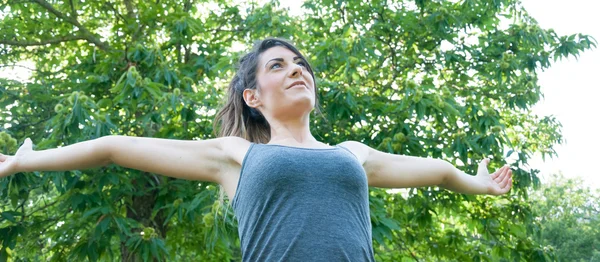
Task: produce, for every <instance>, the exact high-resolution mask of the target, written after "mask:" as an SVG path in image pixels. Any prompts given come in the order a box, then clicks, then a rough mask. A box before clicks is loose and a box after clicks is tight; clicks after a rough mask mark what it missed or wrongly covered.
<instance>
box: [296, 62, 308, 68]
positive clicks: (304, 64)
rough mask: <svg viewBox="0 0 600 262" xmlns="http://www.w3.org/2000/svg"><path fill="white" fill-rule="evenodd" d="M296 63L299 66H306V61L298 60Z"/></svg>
mask: <svg viewBox="0 0 600 262" xmlns="http://www.w3.org/2000/svg"><path fill="white" fill-rule="evenodd" d="M296 64H298V65H299V66H301V67H306V63H305V62H304V61H300V62H298V63H296Z"/></svg>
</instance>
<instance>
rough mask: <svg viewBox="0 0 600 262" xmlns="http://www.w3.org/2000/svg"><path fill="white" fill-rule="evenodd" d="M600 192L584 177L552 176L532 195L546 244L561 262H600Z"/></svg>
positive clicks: (542, 237) (542, 236)
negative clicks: (590, 186) (588, 183)
mask: <svg viewBox="0 0 600 262" xmlns="http://www.w3.org/2000/svg"><path fill="white" fill-rule="evenodd" d="M599 196H600V190H596V192H594V191H592V190H591V189H590V188H589V187H587V186H585V184H584V183H583V181H582V180H581V179H580V178H565V177H564V176H562V175H557V176H554V177H552V180H551V181H549V183H547V184H544V185H543V186H542V187H541V188H540V189H539V190H537V191H535V192H534V194H533V195H532V200H533V203H534V205H533V207H534V209H533V211H534V212H535V214H536V217H539V218H538V219H539V221H540V224H541V229H542V230H541V239H542V243H545V244H548V245H550V246H552V247H553V248H554V249H555V254H556V258H557V259H558V260H559V261H600V256H599V254H600V201H598V197H599Z"/></svg>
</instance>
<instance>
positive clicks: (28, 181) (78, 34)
mask: <svg viewBox="0 0 600 262" xmlns="http://www.w3.org/2000/svg"><path fill="white" fill-rule="evenodd" d="M278 6H279V5H278V3H277V2H268V3H265V4H262V5H259V4H256V3H232V2H231V1H227V0H211V1H195V0H163V1H136V0H123V1H107V0H100V1H81V0H70V1H56V0H33V1H16V0H9V1H8V3H6V2H3V3H1V4H0V19H1V20H0V66H2V67H11V66H13V65H15V64H17V63H19V62H20V61H30V62H31V63H33V64H34V65H35V68H32V69H31V73H32V77H31V79H30V81H26V82H19V81H13V80H8V79H0V108H4V109H3V110H2V111H0V128H1V129H2V130H3V131H4V132H6V134H8V136H6V135H4V136H6V137H7V138H8V139H7V138H2V137H0V138H2V139H3V140H2V141H9V142H6V143H5V144H6V145H9V144H10V145H9V146H7V147H5V148H0V149H1V150H3V151H2V152H8V153H14V150H15V149H16V146H15V145H14V143H13V142H10V141H13V140H12V139H17V140H18V141H22V140H23V139H24V138H26V137H31V138H32V140H33V141H35V143H36V144H37V145H36V146H37V150H42V149H47V148H53V147H59V146H64V145H69V144H73V143H76V142H79V141H84V140H89V139H95V138H98V137H101V136H105V135H110V134H120V135H131V136H148V137H161V138H171V139H207V138H211V137H213V133H214V132H213V130H212V125H211V124H212V119H213V118H214V115H215V109H216V108H218V106H219V104H220V101H221V100H222V98H223V95H224V92H225V89H226V84H227V80H228V79H229V78H230V77H231V76H232V71H233V70H234V67H233V66H234V63H235V61H236V60H237V58H238V57H239V56H240V54H241V52H240V46H244V47H248V46H249V45H251V43H253V42H254V41H255V40H258V39H261V38H264V37H267V36H276V37H282V38H287V39H290V40H292V41H294V42H295V43H296V44H297V45H298V46H299V47H300V48H301V50H304V52H305V53H306V54H307V56H308V57H309V59H310V60H311V61H312V63H313V65H314V67H315V70H316V71H317V78H318V79H317V82H318V85H319V88H320V89H319V96H320V100H321V101H323V102H322V105H321V106H322V108H323V112H324V119H323V118H321V117H313V121H314V123H313V125H312V127H313V132H314V134H316V135H317V136H318V137H319V138H320V139H321V140H322V141H324V142H327V143H331V144H336V143H339V142H342V141H345V140H357V141H362V142H365V143H367V144H369V145H371V146H373V147H376V148H378V149H380V150H383V151H387V152H393V153H398V154H408V155H414V156H423V157H436V158H443V159H446V160H448V161H450V162H451V163H453V164H455V165H457V166H458V167H460V168H462V169H464V170H465V171H467V172H470V173H474V170H475V168H476V167H475V161H477V160H479V159H481V158H482V157H484V156H492V157H493V158H494V159H495V161H493V163H492V164H491V168H497V167H500V166H501V165H503V164H505V163H504V160H503V159H505V157H509V159H510V161H511V162H510V164H511V166H512V168H513V170H514V173H513V174H514V180H515V184H514V190H513V191H512V193H511V194H510V195H507V196H504V197H494V198H492V197H485V196H465V195H459V194H453V193H450V192H447V191H445V190H443V189H439V188H422V189H413V190H411V191H410V192H409V193H408V194H403V195H402V194H391V193H387V192H386V191H384V190H381V189H372V191H371V208H372V210H371V211H372V217H371V218H372V223H373V237H374V239H375V242H374V249H375V252H376V256H377V259H378V260H380V261H403V260H408V261H412V260H415V261H421V260H429V259H433V260H476V261H498V260H500V259H504V260H510V261H518V260H524V261H544V260H551V259H553V254H552V252H550V251H549V250H548V249H547V248H546V246H545V245H544V244H543V243H540V242H538V241H537V240H536V239H535V238H534V237H532V236H533V235H534V234H536V233H538V232H539V226H538V223H537V222H536V221H535V220H534V215H533V213H532V206H531V205H530V203H529V202H528V201H529V195H528V192H529V191H528V190H529V189H530V188H531V187H532V186H536V185H537V184H538V183H539V180H538V178H537V176H536V174H537V172H538V171H537V170H532V169H529V168H528V165H527V162H528V160H529V159H530V158H531V156H532V155H533V154H534V153H542V154H544V155H549V156H552V155H554V154H555V152H554V150H553V146H554V145H555V144H557V143H561V142H562V137H561V135H560V124H559V123H558V122H557V121H556V120H555V119H554V118H552V117H540V116H536V115H534V114H532V113H531V111H530V108H531V107H532V106H533V105H534V104H535V103H537V102H538V101H539V99H540V98H541V96H542V93H541V90H540V86H539V85H538V84H537V72H538V71H539V70H542V69H544V68H547V67H549V66H550V64H551V62H552V61H553V60H556V59H560V58H562V57H567V56H577V55H578V54H580V53H581V52H582V51H584V50H586V49H589V48H591V47H593V46H595V41H594V40H593V39H591V38H590V37H588V36H586V35H581V34H577V35H570V36H560V35H557V34H556V33H555V32H554V31H553V30H551V29H550V30H546V29H542V28H540V27H539V26H538V25H537V23H536V22H535V20H534V19H532V18H531V17H529V16H528V15H527V12H526V11H525V10H523V9H522V7H521V6H520V4H519V2H518V1H517V0H484V1H473V0H463V1H441V0H440V1H428V0H417V1H414V2H413V1H382V0H375V1H362V0H361V1H359V0H349V1H331V0H311V1H307V2H305V4H304V10H305V13H304V14H302V15H300V16H298V17H294V16H291V15H290V14H288V12H287V11H286V10H283V9H281V8H279V7H278ZM4 136H3V137H4ZM504 152H508V153H507V154H504ZM157 157H158V158H160V155H158V156H157ZM159 161H160V160H159ZM216 191H217V190H216V187H215V185H212V184H210V183H199V182H193V181H182V180H175V179H170V178H166V177H162V176H157V175H154V174H146V173H142V172H137V171H134V170H127V169H123V168H120V167H116V166H108V167H103V168H99V169H94V170H81V171H72V172H34V173H25V174H17V175H15V176H12V177H10V178H7V179H3V180H1V181H0V214H1V218H0V235H1V236H2V237H1V238H0V239H1V242H0V260H6V259H7V258H11V259H20V260H52V261H63V260H86V259H87V260H91V261H113V260H123V261H138V260H174V261H189V260H208V261H223V260H237V259H239V258H240V253H239V243H238V240H237V233H236V229H235V219H233V217H232V214H231V210H230V209H227V208H225V209H223V208H220V207H219V206H218V205H215V204H214V203H215V202H218V199H217V198H218V197H217V196H216Z"/></svg>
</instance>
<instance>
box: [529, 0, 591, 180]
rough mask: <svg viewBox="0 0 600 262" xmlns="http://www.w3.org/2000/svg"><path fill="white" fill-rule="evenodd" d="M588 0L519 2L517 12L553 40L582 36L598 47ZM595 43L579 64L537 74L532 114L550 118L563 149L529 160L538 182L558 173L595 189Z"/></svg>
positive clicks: (562, 63) (564, 63) (565, 63)
mask: <svg viewBox="0 0 600 262" xmlns="http://www.w3.org/2000/svg"><path fill="white" fill-rule="evenodd" d="M597 5H598V4H597V1H594V0H571V1H568V2H567V1H563V0H524V1H523V6H524V7H525V9H526V10H527V11H528V13H529V14H530V15H531V16H532V17H534V18H535V19H536V20H537V21H538V23H539V24H540V26H541V27H542V28H545V29H548V28H552V29H554V30H555V31H556V33H558V34H559V35H570V34H575V33H583V34H587V35H591V36H592V37H594V38H595V39H596V40H597V41H598V42H600V13H598V8H597V7H596V6H597ZM599 48H600V43H599V44H598V48H595V49H592V50H591V51H586V52H584V53H582V54H581V55H580V57H579V59H574V58H570V59H568V60H563V61H557V62H555V63H553V64H552V66H551V67H550V68H549V69H546V70H545V71H542V72H540V74H539V84H540V86H541V87H542V92H543V93H544V100H543V101H541V102H540V103H539V104H538V105H537V106H536V107H535V108H534V109H533V110H534V112H535V113H536V114H539V115H554V116H556V118H557V119H558V120H559V121H560V122H561V123H562V125H563V129H562V134H563V137H564V138H565V139H566V143H564V144H563V145H559V146H557V147H556V151H557V153H558V157H557V158H555V159H550V160H548V159H547V160H546V162H543V161H542V160H541V158H540V157H537V158H536V159H534V160H533V161H532V162H531V164H532V167H534V168H537V169H540V170H541V175H542V177H543V178H544V177H546V178H547V177H549V175H551V174H556V173H558V172H562V173H563V174H564V175H565V176H566V177H577V176H579V177H582V178H583V179H584V182H585V184H586V185H589V186H590V187H592V188H600V172H598V170H599V169H598V166H597V165H596V164H597V163H600V154H599V153H598V151H600V139H599V132H598V131H599V127H600V124H599V123H598V120H599V118H598V113H600V109H599V106H600V101H598V99H599V98H600V78H599V77H600V50H599Z"/></svg>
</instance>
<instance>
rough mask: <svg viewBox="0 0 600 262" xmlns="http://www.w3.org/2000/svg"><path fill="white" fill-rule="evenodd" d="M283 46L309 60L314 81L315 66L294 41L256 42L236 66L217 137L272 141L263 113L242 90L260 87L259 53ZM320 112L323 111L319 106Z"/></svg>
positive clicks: (216, 125) (216, 127) (217, 123)
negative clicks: (250, 101) (257, 78)
mask: <svg viewBox="0 0 600 262" xmlns="http://www.w3.org/2000/svg"><path fill="white" fill-rule="evenodd" d="M276 46H281V47H285V48H287V49H289V50H290V51H292V52H293V53H294V54H296V55H298V56H299V57H300V58H301V59H302V60H304V62H305V63H306V69H307V70H308V72H309V73H310V75H311V76H312V78H313V81H314V80H315V75H314V73H313V70H312V67H311V66H310V64H309V63H308V61H307V60H306V58H305V57H304V56H303V55H302V54H301V53H300V51H298V49H297V48H296V47H294V46H293V45H292V44H291V43H289V42H287V41H286V40H283V39H277V38H267V39H265V40H262V41H259V42H257V43H255V45H254V48H253V49H252V51H251V52H250V53H248V54H246V55H244V56H243V57H242V58H241V59H240V61H239V64H238V66H237V72H236V73H235V76H234V77H233V79H232V80H231V82H230V83H229V89H228V91H227V92H228V94H227V101H226V103H225V105H224V106H223V107H222V108H221V110H220V111H219V113H217V116H216V118H215V121H214V130H218V133H217V136H219V137H223V136H237V137H241V138H244V139H246V140H248V141H250V142H253V143H268V142H269V140H271V126H270V125H269V122H267V120H266V119H265V118H264V116H263V115H262V114H261V113H260V111H258V110H257V109H255V108H252V107H249V106H248V105H247V104H246V102H245V101H244V97H243V92H244V90H246V89H256V88H258V85H257V80H256V70H257V66H258V60H259V58H260V55H261V54H262V53H264V52H265V51H267V50H268V49H269V48H272V47H276ZM315 104H316V105H318V104H319V100H318V97H317V83H316V81H315ZM316 110H317V112H320V110H319V108H318V106H317V107H316Z"/></svg>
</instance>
